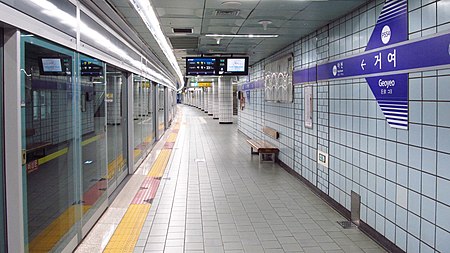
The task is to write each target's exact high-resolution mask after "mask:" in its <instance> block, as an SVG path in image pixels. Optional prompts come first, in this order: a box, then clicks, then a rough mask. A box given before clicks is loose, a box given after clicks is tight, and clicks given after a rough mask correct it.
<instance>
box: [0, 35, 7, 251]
mask: <svg viewBox="0 0 450 253" xmlns="http://www.w3.org/2000/svg"><path fill="white" fill-rule="evenodd" d="M3 103H4V100H3V29H0V252H6V245H5V229H6V228H5V217H6V215H5V199H4V195H5V189H4V186H5V177H4V176H5V173H4V172H5V171H4V169H5V168H4V163H3V161H4V159H3V154H4V153H3V145H4V143H3V142H4V141H3V140H4V139H5V138H4V136H3V135H4V132H3V131H4V130H3V119H4V117H3Z"/></svg>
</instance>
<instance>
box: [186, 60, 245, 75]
mask: <svg viewBox="0 0 450 253" xmlns="http://www.w3.org/2000/svg"><path fill="white" fill-rule="evenodd" d="M186 75H187V76H199V75H203V76H245V75H248V57H217V58H206V57H198V58H186Z"/></svg>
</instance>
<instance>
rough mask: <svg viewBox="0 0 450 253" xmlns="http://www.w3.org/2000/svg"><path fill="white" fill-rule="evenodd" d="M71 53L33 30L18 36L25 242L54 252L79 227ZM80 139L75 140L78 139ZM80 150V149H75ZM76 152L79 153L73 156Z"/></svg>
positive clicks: (35, 249) (38, 249) (30, 247)
mask: <svg viewBox="0 0 450 253" xmlns="http://www.w3.org/2000/svg"><path fill="white" fill-rule="evenodd" d="M74 59H75V53H74V52H73V51H71V50H68V49H66V48H63V47H60V46H57V45H55V44H53V43H50V42H47V41H45V40H41V39H39V38H37V37H36V36H33V35H27V34H22V37H21V68H22V71H21V75H22V76H21V80H22V86H21V89H22V92H21V93H22V94H21V96H22V101H24V104H23V105H22V109H21V111H22V129H21V131H22V149H23V151H24V153H25V154H26V161H25V163H24V166H23V171H24V173H23V175H24V178H23V182H24V195H25V196H24V199H25V203H24V215H25V217H24V221H25V222H24V223H25V244H26V245H25V246H26V248H27V249H28V251H29V252H43V251H56V250H57V249H59V248H60V247H62V246H64V245H67V243H68V241H69V240H70V239H71V238H73V237H74V236H76V235H77V233H79V231H80V226H79V221H80V220H81V214H82V210H83V208H85V207H84V206H83V204H82V203H81V201H80V193H79V190H78V189H79V176H78V174H79V173H78V172H79V170H77V169H76V168H77V167H78V166H79V161H78V158H77V150H76V148H75V147H77V146H79V144H77V140H76V138H75V134H74V133H75V132H74V129H75V128H74V120H73V118H74V114H76V113H77V112H76V110H78V106H77V105H78V102H79V99H77V98H76V96H75V95H74V94H77V87H76V84H75V81H74V80H75V65H76V62H75V61H74ZM78 142H79V141H78ZM78 153H79V152H78ZM78 157H79V156H78Z"/></svg>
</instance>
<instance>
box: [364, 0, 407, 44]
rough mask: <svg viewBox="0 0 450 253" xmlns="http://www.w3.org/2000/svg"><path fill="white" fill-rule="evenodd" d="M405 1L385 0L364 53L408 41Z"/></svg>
mask: <svg viewBox="0 0 450 253" xmlns="http://www.w3.org/2000/svg"><path fill="white" fill-rule="evenodd" d="M407 4H408V3H407V0H387V1H386V2H385V3H384V6H383V9H382V10H381V14H380V16H379V17H378V20H377V23H376V25H375V28H374V30H373V32H372V35H371V36H370V39H369V43H367V47H366V51H369V50H372V49H375V48H380V47H384V46H387V45H392V44H395V43H399V42H402V41H405V40H407V39H408V16H407V15H408V14H407V13H408V9H407Z"/></svg>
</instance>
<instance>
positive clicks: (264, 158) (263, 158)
mask: <svg viewBox="0 0 450 253" xmlns="http://www.w3.org/2000/svg"><path fill="white" fill-rule="evenodd" d="M267 157H269V158H270V160H269V159H267ZM259 161H260V162H269V161H270V162H273V163H275V153H259Z"/></svg>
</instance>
